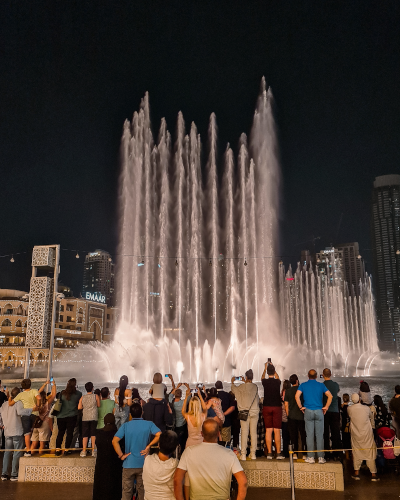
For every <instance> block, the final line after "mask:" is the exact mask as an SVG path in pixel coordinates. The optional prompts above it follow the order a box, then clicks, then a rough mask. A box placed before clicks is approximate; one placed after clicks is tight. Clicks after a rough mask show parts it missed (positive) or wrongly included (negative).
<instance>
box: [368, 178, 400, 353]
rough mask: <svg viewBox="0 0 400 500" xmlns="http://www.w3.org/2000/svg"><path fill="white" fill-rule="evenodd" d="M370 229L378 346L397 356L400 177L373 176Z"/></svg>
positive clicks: (399, 332) (399, 347)
mask: <svg viewBox="0 0 400 500" xmlns="http://www.w3.org/2000/svg"><path fill="white" fill-rule="evenodd" d="M371 229H372V248H373V254H374V278H375V279H374V289H375V295H376V313H377V319H378V325H379V346H380V348H381V349H382V350H385V351H392V352H397V354H398V355H400V175H383V176H380V177H376V179H375V181H374V188H373V191H372V224H371Z"/></svg>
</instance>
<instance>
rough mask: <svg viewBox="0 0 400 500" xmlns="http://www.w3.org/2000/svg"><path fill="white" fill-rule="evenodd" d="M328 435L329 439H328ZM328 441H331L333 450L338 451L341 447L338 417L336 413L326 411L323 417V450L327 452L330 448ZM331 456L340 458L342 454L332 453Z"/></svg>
mask: <svg viewBox="0 0 400 500" xmlns="http://www.w3.org/2000/svg"><path fill="white" fill-rule="evenodd" d="M329 431H330V432H329ZM329 434H330V438H331V439H329ZM330 441H332V449H333V450H339V449H340V448H341V447H342V442H341V439H340V415H339V412H338V411H327V412H326V413H325V416H324V447H325V450H329V449H330V448H331V446H330ZM333 454H334V455H337V456H340V455H341V454H342V452H334V453H333Z"/></svg>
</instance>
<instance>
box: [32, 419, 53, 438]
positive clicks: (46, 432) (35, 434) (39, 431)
mask: <svg viewBox="0 0 400 500" xmlns="http://www.w3.org/2000/svg"><path fill="white" fill-rule="evenodd" d="M50 438H51V429H50V425H49V423H48V421H47V420H44V421H43V424H42V425H41V426H40V427H38V428H36V429H33V431H32V437H31V441H40V442H43V441H45V442H46V441H50Z"/></svg>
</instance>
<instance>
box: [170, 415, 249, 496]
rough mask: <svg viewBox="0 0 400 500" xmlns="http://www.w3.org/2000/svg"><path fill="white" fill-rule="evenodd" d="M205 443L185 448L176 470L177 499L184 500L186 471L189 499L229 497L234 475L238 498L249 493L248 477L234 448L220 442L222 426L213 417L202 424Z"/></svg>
mask: <svg viewBox="0 0 400 500" xmlns="http://www.w3.org/2000/svg"><path fill="white" fill-rule="evenodd" d="M202 434H203V438H204V441H203V443H201V444H199V445H196V446H191V447H189V448H186V450H185V451H184V452H183V454H182V457H181V459H180V462H179V464H178V467H177V469H176V472H175V478H174V490H175V498H176V500H184V499H185V496H184V489H183V483H184V480H185V474H186V473H187V474H188V476H189V481H190V498H192V499H210V500H214V499H218V500H222V499H223V500H225V499H228V498H230V487H231V481H232V475H233V476H235V479H236V481H237V483H238V495H237V497H236V498H237V500H244V499H245V498H246V494H247V478H246V474H245V473H244V471H243V468H242V466H241V465H240V462H239V460H238V459H237V457H236V455H235V454H234V453H233V451H232V450H230V449H228V448H224V447H223V446H219V445H218V434H219V426H218V423H217V422H216V421H215V420H214V419H211V418H209V419H207V420H205V422H204V424H203V427H202Z"/></svg>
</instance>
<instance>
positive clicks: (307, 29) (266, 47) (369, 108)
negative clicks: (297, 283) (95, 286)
mask: <svg viewBox="0 0 400 500" xmlns="http://www.w3.org/2000/svg"><path fill="white" fill-rule="evenodd" d="M399 26H400V3H399V2H398V1H393V2H385V1H379V2H378V1H377V2H369V1H359V2H357V1H352V2H345V1H338V0H337V1H333V2H330V1H324V2H321V1H320V0H319V1H316V2H311V1H307V0H304V1H301V2H279V1H274V2H269V1H259V2H255V1H250V0H246V1H240V2H239V1H230V2H227V1H215V0H214V1H213V2H206V1H201V2H191V1H189V0H187V1H186V2H179V1H174V2H171V1H170V2H165V1H164V2H156V1H145V0H142V1H141V2H137V1H134V0H129V1H122V0H117V1H113V0H109V1H102V0H93V1H84V0H78V1H73V0H64V1H56V0H51V1H47V2H46V1H44V0H42V1H40V2H37V1H34V0H13V1H5V0H2V2H1V3H0V71H1V73H0V74H1V77H0V162H1V163H0V165H1V171H0V185H1V237H0V255H5V254H14V258H15V263H14V264H12V263H11V262H10V257H7V258H1V259H0V288H16V289H22V290H28V289H29V277H30V272H31V271H30V253H31V251H32V247H33V246H34V245H40V244H53V243H60V244H61V247H62V248H66V249H73V250H75V249H79V251H80V259H79V260H77V259H76V258H75V254H76V252H70V251H68V252H67V251H64V252H62V254H61V276H60V279H61V281H62V282H64V283H65V284H68V285H70V286H71V287H72V288H73V290H74V292H75V294H76V295H77V294H79V291H80V290H81V286H82V273H83V256H84V253H85V251H90V250H94V249H96V248H102V249H105V250H108V251H110V252H111V253H113V254H115V253H116V247H117V241H118V216H117V215H118V177H119V146H120V136H121V131H122V126H123V122H124V120H125V119H126V118H129V119H130V118H131V117H132V114H133V112H134V111H135V110H136V109H137V108H138V106H139V104H140V99H141V98H142V97H143V95H144V93H145V92H146V91H149V93H150V104H151V115H152V122H153V127H154V129H155V130H158V127H159V123H160V119H161V117H163V116H165V117H166V119H167V123H168V125H169V129H170V130H171V131H172V132H174V131H175V124H176V117H177V113H178V111H180V110H181V111H182V112H183V114H184V117H185V120H186V124H187V126H188V125H190V123H191V122H192V121H195V122H196V124H197V126H198V129H199V132H200V133H201V135H202V136H203V138H205V137H206V134H207V124H208V119H209V115H210V113H211V112H213V111H214V112H215V113H216V115H217V123H218V128H219V143H220V149H221V152H223V150H224V149H225V145H226V143H227V142H230V143H231V144H232V145H234V146H236V145H237V142H238V139H239V135H240V133H241V132H246V133H247V132H249V130H250V126H251V122H252V117H253V112H254V107H255V103H256V99H257V95H258V91H259V86H260V81H261V77H262V76H263V75H265V77H266V80H267V83H268V85H270V86H271V87H272V91H273V93H274V97H275V113H276V122H277V129H278V139H279V148H280V157H281V158H280V159H281V166H282V178H283V185H282V211H281V237H280V241H281V250H280V252H281V253H282V255H283V256H284V261H285V263H288V262H292V263H295V262H296V260H297V259H298V258H299V255H300V250H301V249H302V248H307V247H308V248H311V242H310V240H311V238H312V237H313V235H314V236H320V237H321V239H320V240H318V241H317V242H316V249H317V250H319V249H320V248H323V247H325V246H326V245H329V244H330V243H335V242H336V243H343V242H348V241H359V242H360V246H361V253H362V255H363V256H364V257H365V258H366V260H367V268H369V269H371V268H372V266H371V264H372V263H371V258H372V254H371V252H370V251H369V250H367V249H369V248H371V243H370V227H369V226H370V198H371V188H372V182H373V180H374V178H375V176H378V175H383V174H391V173H399V171H400V141H399V136H400V97H399V96H400V56H399V47H400V30H399ZM235 149H236V148H235ZM341 213H343V218H342V223H341V226H340V229H339V232H338V226H339V220H340V218H341ZM18 252H26V253H24V254H22V255H16V254H17V253H18Z"/></svg>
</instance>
